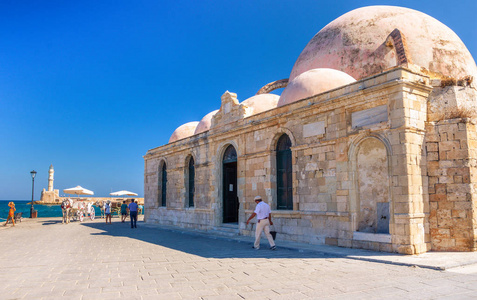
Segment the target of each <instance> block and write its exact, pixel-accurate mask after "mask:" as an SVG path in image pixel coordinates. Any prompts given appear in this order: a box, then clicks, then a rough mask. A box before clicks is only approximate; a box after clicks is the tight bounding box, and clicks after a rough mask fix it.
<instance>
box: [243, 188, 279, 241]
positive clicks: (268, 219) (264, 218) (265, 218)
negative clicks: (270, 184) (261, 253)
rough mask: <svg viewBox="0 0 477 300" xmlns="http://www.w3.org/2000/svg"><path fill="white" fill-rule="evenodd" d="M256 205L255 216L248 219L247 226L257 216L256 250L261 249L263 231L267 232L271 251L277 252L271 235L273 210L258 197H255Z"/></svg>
mask: <svg viewBox="0 0 477 300" xmlns="http://www.w3.org/2000/svg"><path fill="white" fill-rule="evenodd" d="M254 200H255V203H257V206H256V207H255V211H254V212H253V214H252V215H251V216H250V218H248V220H247V225H248V223H249V222H250V220H252V219H253V218H254V217H255V216H257V228H256V229H255V243H254V245H253V248H254V249H257V250H258V249H259V248H260V236H261V235H262V231H263V232H265V235H266V236H267V239H268V242H269V243H270V250H275V249H276V246H275V241H273V237H272V235H271V234H270V225H273V222H272V210H271V209H270V205H268V204H267V203H265V202H263V201H262V197H260V196H257V197H255V199H254Z"/></svg>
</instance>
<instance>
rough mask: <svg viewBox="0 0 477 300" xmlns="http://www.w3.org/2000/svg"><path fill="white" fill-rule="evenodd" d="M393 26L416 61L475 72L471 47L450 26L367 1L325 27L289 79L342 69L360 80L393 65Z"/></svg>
mask: <svg viewBox="0 0 477 300" xmlns="http://www.w3.org/2000/svg"><path fill="white" fill-rule="evenodd" d="M474 27H475V26H474ZM395 29H397V30H399V32H400V33H402V35H403V36H404V40H405V41H404V40H403V44H404V48H405V51H406V53H407V54H406V55H408V58H409V60H410V62H411V63H412V64H414V65H418V66H420V67H424V68H426V69H427V70H429V71H431V72H434V73H439V74H442V75H444V76H451V77H454V78H461V77H463V76H467V75H472V76H477V67H476V65H475V61H474V59H473V58H472V55H471V54H470V52H469V50H467V48H466V47H465V45H464V43H463V42H462V41H461V39H460V38H459V37H458V36H457V35H456V34H455V33H454V32H453V31H452V30H451V29H450V28H449V27H447V26H446V25H444V24H442V23H441V22H439V21H438V20H436V19H434V18H432V17H431V16H428V15H426V14H424V13H422V12H419V11H416V10H413V9H409V8H404V7H396V6H368V7H362V8H358V9H355V10H353V11H350V12H348V13H346V14H344V15H342V16H341V17H339V18H337V19H335V20H334V21H332V22H331V23H329V24H328V25H326V26H325V27H324V28H323V29H321V30H320V31H319V32H318V33H317V34H316V35H315V36H314V37H313V38H312V39H311V41H310V42H309V43H308V45H307V46H306V47H305V49H303V51H302V53H301V54H300V56H299V57H298V59H297V60H296V62H295V65H294V67H293V70H292V71H291V74H290V80H293V79H294V78H295V77H297V76H298V75H300V74H302V73H303V72H306V71H308V70H311V69H316V68H331V69H335V70H340V71H343V72H345V73H346V74H349V75H351V76H353V77H354V78H356V79H358V80H359V79H362V78H364V77H368V76H371V75H374V74H378V73H380V72H382V71H384V70H386V69H388V68H391V67H395V66H396V64H397V63H396V62H397V59H398V57H397V56H396V50H394V49H393V47H389V46H388V45H387V44H386V40H387V38H388V37H389V36H390V34H391V33H392V32H393V31H394V30H395Z"/></svg>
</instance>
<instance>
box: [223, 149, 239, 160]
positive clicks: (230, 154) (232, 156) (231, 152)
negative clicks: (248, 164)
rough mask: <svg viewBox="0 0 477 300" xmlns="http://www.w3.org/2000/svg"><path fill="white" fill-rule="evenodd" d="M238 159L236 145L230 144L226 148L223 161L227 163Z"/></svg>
mask: <svg viewBox="0 0 477 300" xmlns="http://www.w3.org/2000/svg"><path fill="white" fill-rule="evenodd" d="M236 161H237V151H235V148H234V146H232V145H229V146H228V147H227V149H225V152H224V159H223V163H224V164H227V163H231V162H236Z"/></svg>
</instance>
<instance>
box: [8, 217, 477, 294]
mask: <svg viewBox="0 0 477 300" xmlns="http://www.w3.org/2000/svg"><path fill="white" fill-rule="evenodd" d="M0 238H1V240H2V243H1V244H0V292H1V294H0V299H80V300H84V299H117V298H124V299H141V300H143V299H257V298H260V299H293V300H297V299H316V298H317V297H318V296H319V298H323V299H350V298H355V299H413V298H414V299H416V298H417V299H439V298H442V299H448V298H452V299H454V298H455V299H472V298H475V296H476V293H477V265H468V264H469V263H472V262H474V261H477V260H476V259H475V253H427V254H424V255H418V256H405V255H399V254H389V253H379V252H373V251H366V250H357V249H346V248H339V247H331V246H315V245H307V244H301V243H292V242H287V241H281V240H280V239H279V238H278V239H277V245H278V250H276V251H271V250H268V247H266V244H265V241H264V245H263V246H262V247H261V249H260V250H258V251H257V250H253V249H251V245H252V242H253V238H252V237H243V236H237V237H222V236H214V235H212V236H211V235H209V234H204V233H203V232H196V231H192V230H177V229H171V228H165V227H160V226H152V225H148V224H144V222H139V224H138V228H137V229H131V228H130V227H129V226H128V224H127V223H120V222H118V221H117V219H116V220H114V219H113V224H112V225H106V224H105V223H104V220H95V221H89V220H88V221H85V222H83V223H80V222H73V223H71V224H68V225H66V224H61V222H60V221H59V218H51V219H27V220H24V221H23V222H22V223H19V224H18V225H17V226H15V227H6V228H2V229H1V230H0ZM456 266H458V267H456Z"/></svg>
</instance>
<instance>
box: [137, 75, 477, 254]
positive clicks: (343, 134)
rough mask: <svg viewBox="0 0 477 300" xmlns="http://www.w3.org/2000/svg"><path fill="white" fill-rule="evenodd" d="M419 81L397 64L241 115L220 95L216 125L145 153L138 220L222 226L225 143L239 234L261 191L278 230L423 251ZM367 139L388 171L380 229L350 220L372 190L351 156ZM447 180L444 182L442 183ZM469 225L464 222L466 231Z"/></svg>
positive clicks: (286, 235)
mask: <svg viewBox="0 0 477 300" xmlns="http://www.w3.org/2000/svg"><path fill="white" fill-rule="evenodd" d="M427 83H428V79H427V78H426V77H423V76H421V75H419V74H415V73H412V72H409V71H407V70H405V69H402V68H397V69H394V70H391V71H389V72H385V73H383V74H380V75H377V76H373V77H370V78H368V79H365V80H362V81H359V82H356V83H354V84H351V85H348V86H345V87H342V88H339V89H335V90H332V91H329V92H327V93H323V94H320V95H316V96H313V97H310V98H308V99H304V100H301V101H298V102H295V103H292V104H289V105H285V106H282V107H278V108H276V109H273V110H270V111H266V112H263V113H261V114H258V115H253V116H249V117H246V118H244V119H237V116H238V115H239V114H238V113H236V112H237V111H239V110H240V109H241V106H240V104H238V101H234V102H231V101H230V99H228V98H227V97H224V98H223V99H222V101H223V102H222V105H223V107H221V112H222V113H221V114H220V115H219V117H217V118H215V119H214V122H215V123H214V124H216V127H213V128H211V129H210V130H209V131H208V132H204V133H201V134H198V135H195V136H191V137H189V138H186V139H183V140H179V141H176V142H174V143H170V144H167V145H164V146H162V147H158V148H155V149H151V150H149V151H148V153H147V154H146V155H145V157H144V159H145V174H144V175H145V186H144V191H145V197H146V219H147V222H151V223H158V224H163V225H173V226H179V227H188V228H197V229H201V230H211V229H213V228H214V227H216V226H221V224H222V220H223V219H222V211H223V199H222V189H223V187H222V173H221V172H222V155H223V151H224V150H225V148H226V147H227V146H228V145H233V146H234V147H235V149H236V151H237V154H238V158H237V184H238V194H237V195H238V198H239V202H240V208H239V212H238V213H239V218H238V219H239V221H238V230H239V232H240V234H243V235H252V234H253V228H252V227H251V226H250V225H249V226H246V225H245V221H246V220H247V218H248V217H249V216H250V214H251V213H252V212H253V209H254V207H255V204H254V202H253V198H254V197H255V196H256V195H260V196H262V198H263V199H264V200H265V201H266V202H267V203H269V204H270V206H271V207H272V215H273V221H274V223H275V230H276V231H277V232H278V233H279V238H280V239H284V240H291V241H300V242H309V243H313V244H329V245H338V246H343V247H355V248H365V249H373V250H379V251H388V252H399V253H406V254H416V253H423V252H426V251H428V250H430V242H431V232H432V231H431V229H432V226H429V222H428V219H429V220H431V219H432V213H431V215H430V217H429V210H430V208H429V194H428V187H429V191H430V192H431V191H434V190H433V188H435V187H434V186H433V185H435V182H433V181H432V180H435V179H431V177H428V175H429V176H431V174H433V173H432V172H434V171H433V169H432V168H435V165H433V163H431V164H430V166H429V171H428V169H427V167H428V166H427V164H428V163H429V162H431V160H426V156H425V155H424V154H425V151H424V148H425V145H427V144H424V143H425V142H424V138H425V137H426V138H427V136H428V134H427V132H426V130H431V129H432V128H431V129H429V128H426V126H425V124H426V120H427V103H428V96H429V93H430V91H431V87H430V86H428V85H427ZM224 99H225V100H224ZM227 105H228V106H230V107H229V110H227V109H225V108H226V107H225V106H227ZM228 106H227V107H228ZM227 111H229V112H230V113H231V116H230V118H231V119H228V115H227V113H226V112H227ZM282 134H287V135H288V137H289V138H290V140H291V142H292V146H291V152H292V165H293V167H292V181H293V210H277V203H276V201H277V179H276V174H277V173H276V151H275V149H276V143H277V140H278V138H279V137H280V136H281V135H282ZM431 135H432V133H431ZM367 139H374V140H373V141H375V143H378V144H379V143H381V144H379V145H382V146H380V149H386V150H383V151H385V152H386V154H385V155H384V154H383V155H384V156H383V164H386V163H387V164H388V165H387V168H384V167H385V165H383V176H385V174H386V172H387V173H388V178H383V180H388V182H389V192H388V193H385V192H383V193H382V194H383V195H388V196H387V198H388V201H386V199H385V198H386V197H385V196H383V197H384V198H383V199H382V201H383V202H389V233H373V232H360V231H359V229H358V220H359V217H360V214H361V211H360V210H361V209H360V201H364V200H369V199H360V197H372V193H371V192H370V193H360V184H361V183H362V182H363V181H360V180H358V176H359V175H360V174H363V173H362V172H360V168H361V167H360V165H359V164H357V156H358V154H359V151H360V149H361V148H360V147H361V146H360V145H365V144H368V145H372V144H373V143H368V142H367ZM427 142H431V140H429V139H428V140H427ZM434 146H435V145H434ZM383 147H384V148H383ZM429 147H432V146H429ZM442 147H444V148H445V147H446V146H444V145H443V146H442ZM428 151H429V149H428ZM383 153H384V152H383ZM429 153H430V152H429ZM438 153H439V152H438ZM429 155H430V156H432V154H428V156H429ZM190 156H192V157H194V161H195V164H196V184H195V186H196V197H197V198H196V202H195V203H196V204H195V207H193V208H189V207H187V201H186V200H187V199H186V183H185V178H186V175H185V168H186V166H187V159H188V157H190ZM474 157H477V156H476V155H474ZM437 159H439V156H438V157H437ZM384 160H386V161H384ZM161 161H164V162H166V165H167V176H168V177H167V178H168V183H167V206H166V207H160V206H159V204H158V199H159V183H158V182H159V175H158V172H159V166H160V164H161ZM469 172H470V173H469V176H472V174H471V171H469ZM476 175H477V174H476ZM428 178H429V185H428ZM462 180H463V179H462ZM375 181H376V180H375ZM431 181H432V182H433V183H432V184H433V185H432V184H431ZM473 182H477V181H473ZM373 184H380V183H379V182H378V183H373ZM368 188H369V191H372V187H368ZM381 188H382V187H381ZM453 188H454V187H453V186H452V187H451V186H449V191H452V189H453ZM370 195H371V196H370ZM466 205H467V206H468V205H469V204H466ZM468 212H469V213H470V211H468ZM455 213H457V211H456V212H455ZM469 216H470V218H472V215H468V214H467V212H466V217H469ZM379 219H380V218H379ZM430 227H431V228H430ZM434 227H435V226H434ZM471 229H473V227H466V230H467V234H469V233H468V232H469V230H471ZM472 232H473V231H472V230H471V233H470V235H473V233H472Z"/></svg>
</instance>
